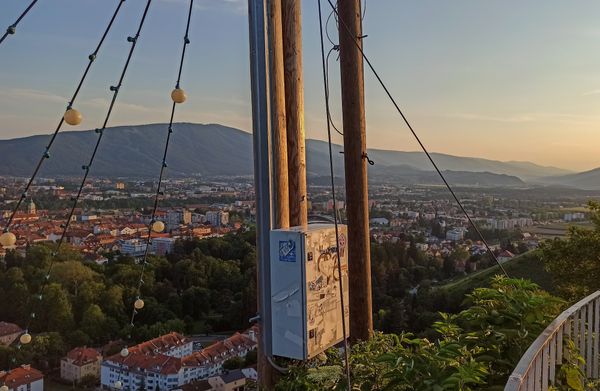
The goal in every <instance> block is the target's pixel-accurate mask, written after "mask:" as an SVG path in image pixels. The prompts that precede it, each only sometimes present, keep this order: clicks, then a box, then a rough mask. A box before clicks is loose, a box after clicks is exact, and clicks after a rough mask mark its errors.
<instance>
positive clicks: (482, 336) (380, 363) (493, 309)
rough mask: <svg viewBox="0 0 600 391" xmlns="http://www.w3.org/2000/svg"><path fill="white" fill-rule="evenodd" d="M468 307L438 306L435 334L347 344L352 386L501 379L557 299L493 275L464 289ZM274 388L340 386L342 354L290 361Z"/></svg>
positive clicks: (438, 390) (435, 390)
mask: <svg viewBox="0 0 600 391" xmlns="http://www.w3.org/2000/svg"><path fill="white" fill-rule="evenodd" d="M467 301H468V308H467V309H465V310H464V311H461V312H460V313H458V314H455V315H450V314H441V320H439V321H437V322H435V323H434V324H433V325H432V330H433V331H434V332H435V333H436V335H437V337H436V338H435V340H429V339H426V338H417V337H415V336H414V335H412V334H409V333H404V334H400V335H392V334H387V335H386V334H376V335H375V337H374V338H373V339H372V340H370V341H368V342H361V343H358V344H355V345H354V346H352V350H351V354H350V367H351V374H352V389H353V390H423V391H425V390H428V391H429V390H431V391H442V390H465V391H466V390H477V389H489V387H493V386H498V385H502V384H504V382H505V381H506V379H507V378H508V376H509V374H510V373H511V371H512V369H513V368H514V366H515V365H516V363H517V362H518V360H519V359H520V357H521V356H522V354H523V353H524V351H525V350H526V349H527V347H528V346H529V345H530V344H531V343H532V342H533V340H534V339H535V338H536V337H537V335H538V334H539V333H540V332H541V331H542V330H543V329H544V328H545V327H546V325H547V324H548V323H549V322H550V321H551V320H552V319H553V318H554V317H555V316H556V315H557V314H558V313H559V312H560V310H561V306H562V305H563V302H562V301H561V300H560V299H557V298H555V297H553V296H551V295H549V294H548V293H546V292H544V291H542V290H540V289H539V287H538V286H537V285H535V284H533V283H531V282H528V281H525V280H518V279H512V280H511V279H506V278H501V277H497V278H495V279H494V281H493V283H492V287H491V288H479V289H476V290H475V291H474V292H473V293H472V294H470V295H468V298H467ZM277 387H278V388H277V389H278V390H342V389H346V384H345V376H344V371H343V365H342V357H340V355H339V354H338V353H337V351H336V350H331V351H329V352H327V354H326V355H325V356H324V357H323V358H322V359H321V360H313V361H311V362H308V363H305V364H298V365H294V366H292V368H291V369H290V372H289V373H288V375H286V376H285V377H284V378H283V379H282V381H280V382H279V384H278V385H277Z"/></svg>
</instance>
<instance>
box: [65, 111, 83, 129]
mask: <svg viewBox="0 0 600 391" xmlns="http://www.w3.org/2000/svg"><path fill="white" fill-rule="evenodd" d="M64 118H65V122H66V123H68V124H69V125H73V126H76V125H79V124H80V123H81V121H82V120H83V117H82V115H81V113H80V112H79V111H77V110H75V109H69V110H67V111H66V112H65V117H64Z"/></svg>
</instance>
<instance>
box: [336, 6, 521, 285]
mask: <svg viewBox="0 0 600 391" xmlns="http://www.w3.org/2000/svg"><path fill="white" fill-rule="evenodd" d="M327 2H328V3H329V5H330V6H331V9H332V12H334V13H335V15H336V19H337V21H338V24H339V26H341V27H342V28H339V31H343V32H344V33H345V34H347V35H348V36H349V37H351V38H352V41H353V42H354V45H355V46H356V48H357V49H358V51H359V52H360V54H361V56H362V58H363V59H364V61H365V62H366V63H367V65H368V67H369V68H370V69H371V72H372V73H373V75H374V76H375V78H376V79H377V81H378V82H379V84H380V85H381V87H382V88H383V90H384V92H385V93H386V95H387V96H388V98H389V100H390V101H391V103H392V104H393V105H394V107H395V109H396V111H397V112H398V114H400V116H401V117H402V120H403V121H404V123H405V124H406V126H407V127H408V129H409V130H410V132H411V133H412V135H413V136H414V138H415V140H417V143H418V144H419V146H420V147H421V149H422V150H423V152H424V153H425V155H426V156H427V159H428V160H429V162H430V163H431V164H432V166H433V167H434V169H435V171H436V172H437V173H438V175H439V177H440V178H441V179H442V181H443V182H444V185H445V186H446V188H447V189H448V191H449V192H450V194H451V195H452V197H453V198H454V200H455V201H456V204H457V205H458V207H459V208H460V210H461V211H462V213H463V215H464V216H465V217H466V219H467V221H468V222H469V224H470V225H471V226H472V227H473V229H474V230H475V232H476V234H477V236H478V237H479V238H480V240H481V242H482V243H483V245H484V246H485V248H486V250H487V252H488V253H489V255H490V256H491V257H492V259H493V260H494V261H495V262H496V264H497V265H498V267H499V268H500V270H501V271H502V272H503V273H504V275H506V276H507V277H509V274H508V272H507V271H506V269H505V268H504V266H503V265H502V263H501V262H500V261H499V260H498V258H497V257H496V254H494V252H493V251H492V248H491V247H490V245H489V243H488V242H487V240H486V239H485V237H484V236H483V234H482V233H481V231H480V230H479V228H478V227H477V225H476V224H475V222H474V221H473V219H472V218H471V216H470V215H469V213H468V212H467V210H466V209H465V207H464V205H463V204H462V202H461V201H460V199H459V198H458V196H457V195H456V193H455V192H454V189H453V188H452V186H450V183H449V182H448V181H447V180H446V177H445V176H444V174H443V172H442V171H441V170H440V169H439V167H438V165H437V163H436V162H435V160H434V159H433V157H432V156H431V154H430V153H429V151H428V149H427V148H426V147H425V144H423V142H422V141H421V138H420V137H419V136H418V134H417V132H416V131H415V130H414V128H413V126H412V125H411V123H410V122H409V121H408V118H407V117H406V115H405V114H404V112H403V111H402V109H401V108H400V106H399V105H398V103H397V102H396V99H395V98H394V96H393V95H392V93H391V92H390V90H389V89H388V87H387V85H386V84H385V82H384V81H383V79H382V78H381V76H380V75H379V73H378V72H377V70H376V69H375V67H374V66H373V64H372V63H371V61H370V60H369V57H368V56H367V55H366V53H365V52H364V50H363V48H362V44H361V40H362V39H363V38H364V36H362V37H356V36H354V35H353V34H352V31H351V30H350V28H349V27H348V25H347V24H346V22H345V21H344V20H342V19H341V18H340V15H339V13H338V10H337V7H336V6H335V5H334V4H333V3H332V1H331V0H327Z"/></svg>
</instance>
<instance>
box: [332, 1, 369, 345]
mask: <svg viewBox="0 0 600 391" xmlns="http://www.w3.org/2000/svg"><path fill="white" fill-rule="evenodd" d="M337 4H338V12H339V18H340V21H339V41H340V69H341V71H340V73H341V78H342V81H341V83H342V86H341V87H342V113H343V117H344V161H345V174H346V212H347V217H348V265H349V273H348V274H349V279H350V337H351V338H352V339H353V340H367V339H369V338H370V337H371V336H372V335H373V317H372V312H373V310H372V294H371V246H370V242H369V239H370V238H369V197H368V184H367V159H366V158H367V147H366V144H367V142H366V131H365V122H366V121H365V96H364V67H363V58H362V55H361V53H360V51H359V50H358V48H357V47H356V42H358V43H359V44H360V45H362V18H361V15H362V13H361V5H360V0H338V3H337Z"/></svg>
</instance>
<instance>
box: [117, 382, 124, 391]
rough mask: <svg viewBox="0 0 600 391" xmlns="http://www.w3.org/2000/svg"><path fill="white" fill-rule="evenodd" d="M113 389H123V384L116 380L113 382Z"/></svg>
mask: <svg viewBox="0 0 600 391" xmlns="http://www.w3.org/2000/svg"><path fill="white" fill-rule="evenodd" d="M115 388H116V389H117V390H120V389H121V388H123V383H121V382H120V381H119V380H117V381H116V382H115Z"/></svg>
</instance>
